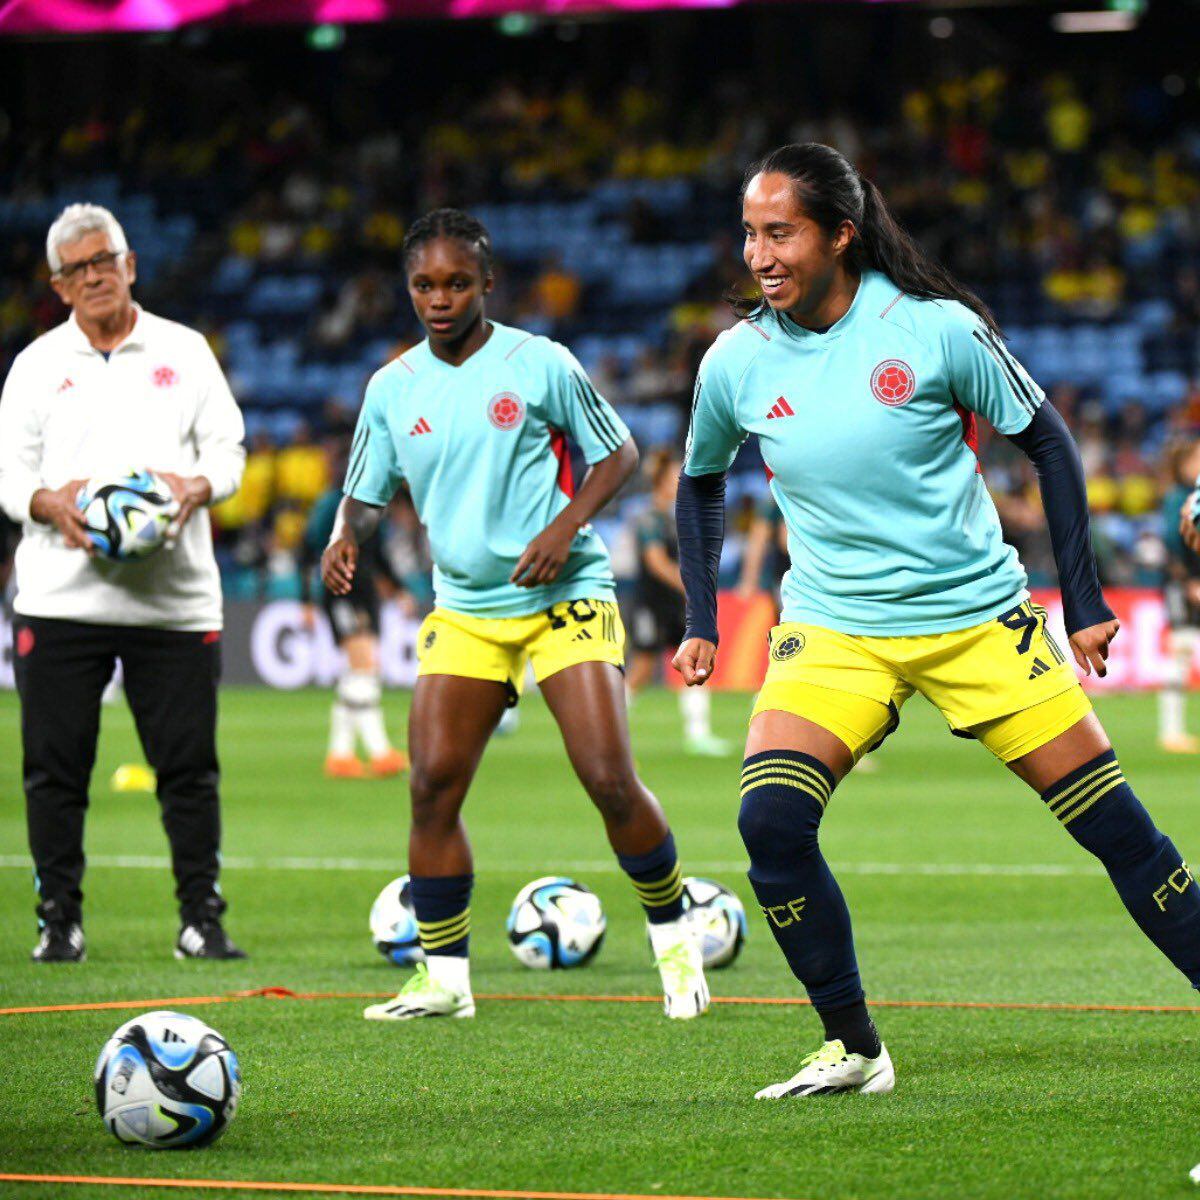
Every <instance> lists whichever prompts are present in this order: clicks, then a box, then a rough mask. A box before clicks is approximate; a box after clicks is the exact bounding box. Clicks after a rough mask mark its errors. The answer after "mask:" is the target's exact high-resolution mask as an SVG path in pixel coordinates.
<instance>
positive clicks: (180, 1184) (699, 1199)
mask: <svg viewBox="0 0 1200 1200" xmlns="http://www.w3.org/2000/svg"><path fill="white" fill-rule="evenodd" d="M0 1183H57V1184H63V1183H89V1184H98V1185H101V1186H104V1185H108V1186H110V1187H160V1188H207V1189H209V1190H210V1191H218V1192H307V1193H308V1194H309V1195H327V1196H328V1195H334V1196H347V1195H348V1196H478V1197H483V1198H485V1200H749V1198H747V1197H732V1196H662V1195H659V1194H658V1193H655V1194H654V1195H649V1196H647V1195H634V1194H630V1193H625V1192H535V1191H509V1190H507V1189H505V1190H502V1191H496V1190H493V1189H491V1188H436V1187H401V1186H399V1185H392V1184H386V1183H282V1182H281V1183H266V1182H258V1181H252V1180H235V1179H135V1178H124V1177H122V1176H117V1175H17V1174H9V1173H3V1172H0Z"/></svg>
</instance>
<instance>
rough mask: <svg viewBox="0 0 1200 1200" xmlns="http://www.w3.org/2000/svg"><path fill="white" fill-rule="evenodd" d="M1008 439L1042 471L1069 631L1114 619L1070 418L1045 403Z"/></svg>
mask: <svg viewBox="0 0 1200 1200" xmlns="http://www.w3.org/2000/svg"><path fill="white" fill-rule="evenodd" d="M1008 440H1009V441H1010V442H1012V443H1013V445H1014V446H1016V447H1018V448H1019V449H1020V450H1021V451H1022V453H1024V454H1025V455H1026V456H1027V457H1028V458H1029V460H1030V462H1032V463H1033V467H1034V470H1035V471H1037V477H1038V488H1039V490H1040V491H1041V493H1042V508H1043V509H1045V512H1046V524H1047V526H1048V527H1049V529H1050V545H1051V547H1052V548H1053V550H1054V561H1055V563H1056V564H1057V566H1058V586H1059V590H1060V591H1061V592H1062V600H1063V620H1064V623H1065V625H1066V627H1067V636H1068V637H1069V636H1070V635H1071V634H1073V633H1078V632H1079V630H1081V629H1087V628H1089V627H1090V626H1092V625H1099V624H1101V623H1102V622H1104V621H1111V620H1112V619H1113V611H1112V609H1111V608H1109V607H1108V605H1107V604H1106V603H1105V601H1104V593H1103V592H1102V591H1101V589H1100V577H1099V575H1098V573H1097V571H1096V556H1095V555H1094V554H1093V553H1092V525H1091V518H1090V517H1089V515H1088V505H1087V483H1086V481H1085V479H1084V474H1083V460H1082V459H1081V458H1080V457H1079V448H1078V447H1077V446H1076V445H1075V439H1074V438H1073V437H1071V431H1070V430H1069V429H1068V428H1067V424H1066V422H1065V421H1064V420H1063V419H1062V416H1061V415H1060V413H1059V412H1058V410H1057V409H1056V408H1055V407H1054V406H1053V405H1052V404H1050V403H1049V402H1043V403H1042V404H1041V405H1040V406H1039V407H1038V409H1037V410H1036V411H1035V412H1034V414H1033V420H1032V421H1030V423H1029V424H1028V425H1027V426H1026V427H1025V428H1024V429H1023V430H1021V432H1020V433H1013V434H1009V435H1008Z"/></svg>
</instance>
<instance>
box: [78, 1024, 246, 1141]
mask: <svg viewBox="0 0 1200 1200" xmlns="http://www.w3.org/2000/svg"><path fill="white" fill-rule="evenodd" d="M95 1083H96V1104H97V1106H98V1107H99V1109H100V1116H101V1118H102V1119H103V1121H104V1124H105V1125H107V1126H108V1128H109V1130H110V1131H111V1132H112V1134H113V1135H114V1136H115V1137H116V1138H117V1140H118V1141H121V1142H126V1143H131V1144H137V1145H141V1146H151V1147H153V1148H154V1149H156V1150H170V1149H175V1148H179V1147H181V1148H187V1149H194V1148H197V1147H199V1146H207V1145H209V1144H211V1143H212V1142H215V1141H216V1140H217V1138H219V1137H220V1136H221V1134H223V1133H224V1132H225V1130H226V1129H227V1128H228V1127H229V1122H230V1121H232V1120H233V1116H234V1113H236V1112H237V1106H238V1101H239V1100H240V1099H241V1095H242V1075H241V1070H240V1069H239V1067H238V1060H237V1055H236V1054H234V1052H233V1051H232V1050H231V1049H230V1047H229V1043H228V1042H227V1041H226V1040H225V1039H224V1038H223V1037H222V1036H221V1035H220V1034H219V1033H217V1031H216V1030H215V1029H213V1028H211V1027H210V1026H208V1025H206V1024H205V1023H204V1022H203V1021H198V1020H197V1019H196V1018H195V1017H189V1016H185V1015H184V1014H183V1013H177V1012H149V1013H143V1014H142V1015H141V1016H139V1017H134V1018H133V1020H132V1021H126V1022H125V1024H124V1025H122V1026H121V1027H120V1029H118V1030H117V1031H116V1033H114V1034H113V1035H112V1037H110V1038H109V1039H108V1041H107V1042H106V1043H105V1045H104V1049H103V1050H101V1051H100V1058H99V1059H98V1060H97V1062H96V1079H95Z"/></svg>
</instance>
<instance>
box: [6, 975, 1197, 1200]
mask: <svg viewBox="0 0 1200 1200" xmlns="http://www.w3.org/2000/svg"><path fill="white" fill-rule="evenodd" d="M391 994H392V993H391V992H294V991H292V990H291V989H290V988H285V987H265V988H251V989H248V990H247V991H242V992H226V993H225V994H223V995H219V996H167V997H162V998H158V999H154V1000H97V1001H92V1002H88V1003H80V1004H33V1005H21V1006H18V1007H15V1008H0V1017H12V1016H18V1015H21V1014H29V1013H62V1012H96V1011H101V1010H104V1009H117V1008H163V1007H174V1008H193V1007H196V1006H198V1005H204V1004H232V1003H233V1002H234V1001H237V1000H253V999H266V1000H380V999H386V998H387V997H388V996H390V995H391ZM475 999H476V1000H490V1001H497V1002H500V1003H517V1002H527V1001H544V1002H547V1003H560V1004H661V1003H662V997H661V996H607V995H597V996H584V995H557V994H553V993H547V994H545V995H537V994H530V993H520V992H481V993H479V994H477V995H476V997H475ZM712 1002H713V1004H742V1005H753V1006H758V1007H763V1008H770V1007H786V1008H803V1007H807V1006H808V1005H809V1003H810V1001H808V1000H806V999H803V998H801V997H799V996H714V997H713V998H712ZM871 1006H872V1007H873V1008H938V1009H941V1008H947V1009H982V1010H985V1011H987V1010H990V1011H993V1012H1103V1013H1161V1014H1171V1013H1189V1014H1192V1015H1197V1016H1200V1007H1197V1006H1195V1005H1189V1004H1069V1003H1066V1002H1059V1001H1043V1000H872V1001H871ZM522 1195H524V1193H522Z"/></svg>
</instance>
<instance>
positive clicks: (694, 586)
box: [675, 471, 725, 646]
mask: <svg viewBox="0 0 1200 1200" xmlns="http://www.w3.org/2000/svg"><path fill="white" fill-rule="evenodd" d="M675 527H676V532H677V534H678V537H679V574H680V575H681V576H682V578H683V592H684V596H685V600H686V603H685V613H686V619H685V620H686V623H685V630H684V635H683V636H684V639H685V640H686V639H687V638H703V639H704V640H705V641H706V642H712V644H713V645H714V646H715V645H716V644H717V573H718V571H719V570H720V567H721V547H722V545H723V544H724V542H725V472H724V471H722V472H720V474H717V475H697V476H692V475H689V474H688V473H687V472H686V471H681V472H680V474H679V491H678V493H677V494H676V496H675Z"/></svg>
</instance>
